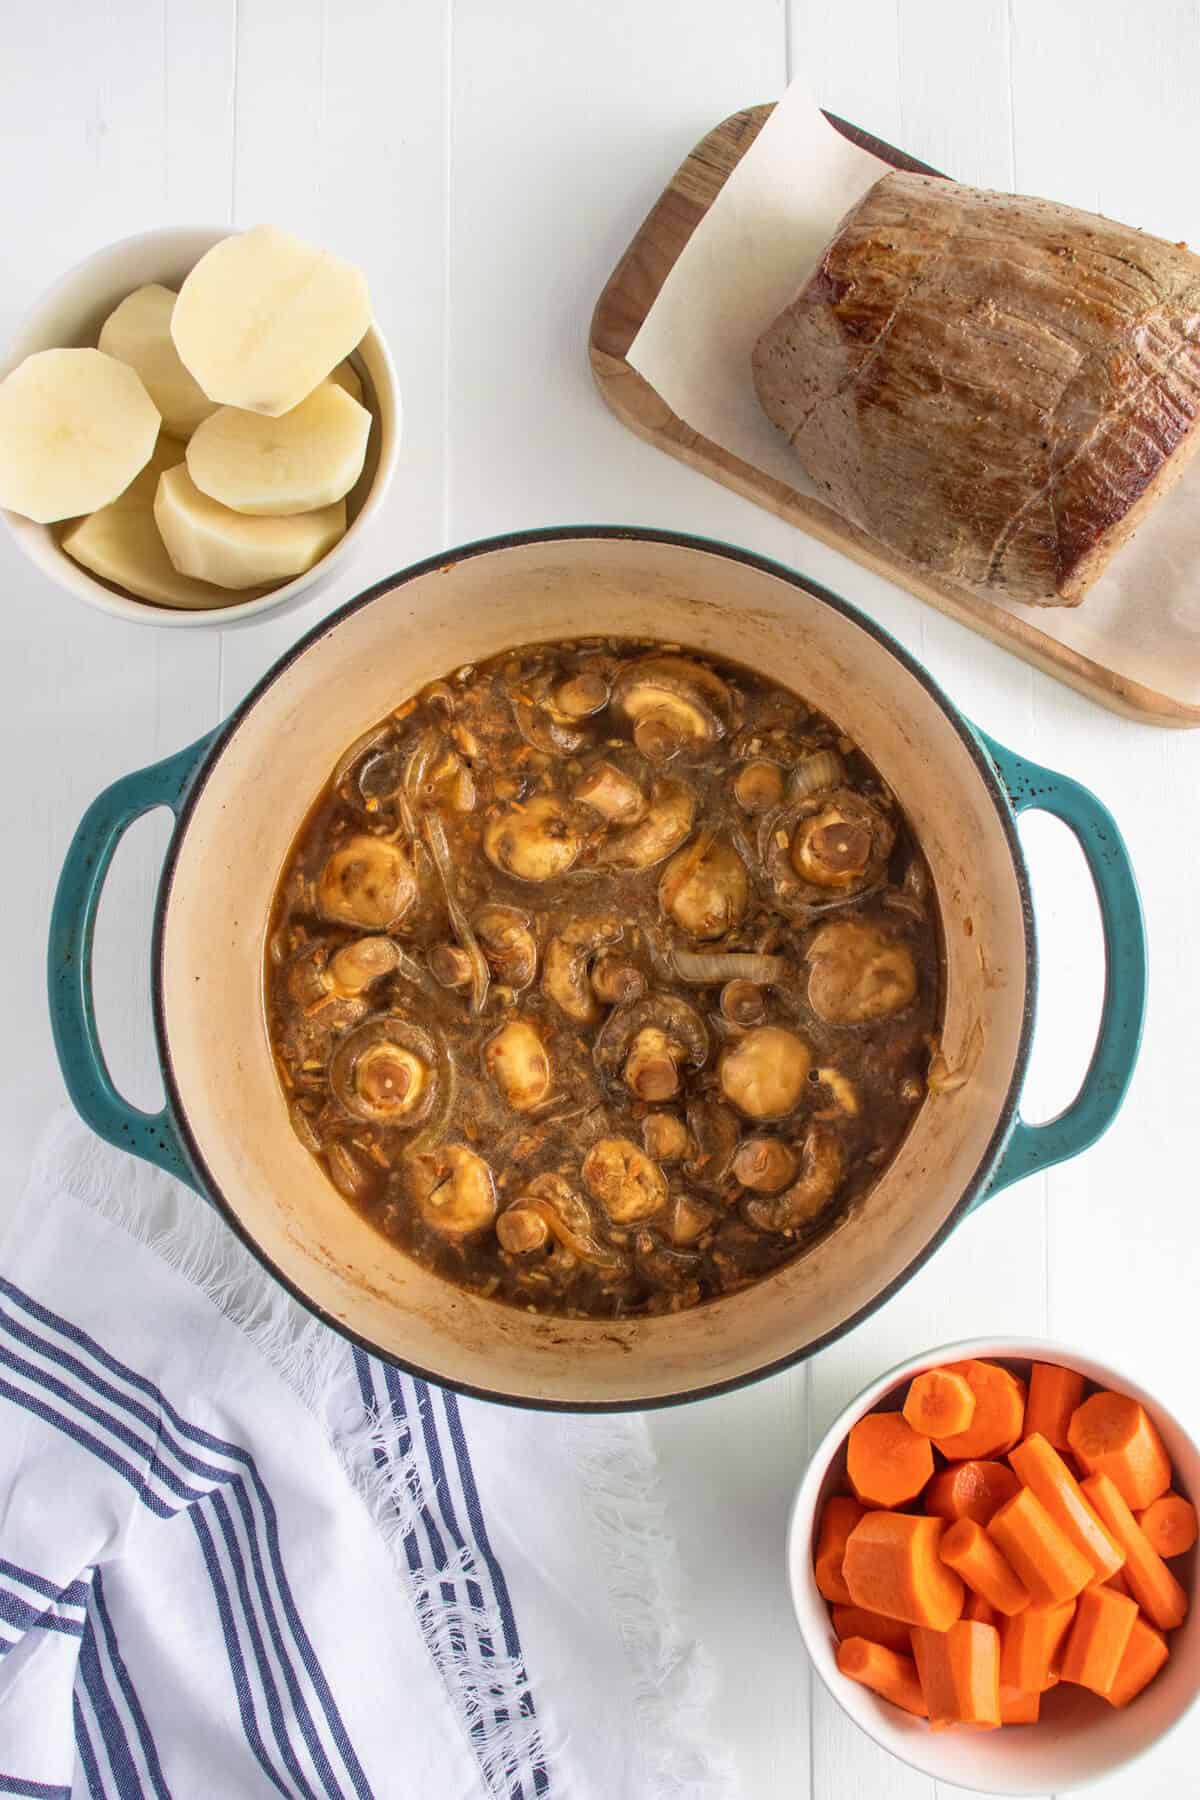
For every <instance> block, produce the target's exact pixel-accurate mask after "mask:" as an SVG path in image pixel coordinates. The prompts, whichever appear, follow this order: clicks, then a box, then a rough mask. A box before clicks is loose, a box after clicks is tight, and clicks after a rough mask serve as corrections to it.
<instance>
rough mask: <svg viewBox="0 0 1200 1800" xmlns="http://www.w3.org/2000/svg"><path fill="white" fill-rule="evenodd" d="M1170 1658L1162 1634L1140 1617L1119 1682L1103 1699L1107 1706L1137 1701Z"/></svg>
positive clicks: (1135, 1626) (1137, 1620)
mask: <svg viewBox="0 0 1200 1800" xmlns="http://www.w3.org/2000/svg"><path fill="white" fill-rule="evenodd" d="M1169 1655H1170V1652H1169V1650H1168V1649H1167V1640H1166V1638H1165V1637H1164V1636H1163V1635H1162V1632H1161V1631H1155V1629H1154V1627H1153V1625H1147V1623H1146V1621H1145V1619H1143V1618H1142V1617H1141V1616H1140V1614H1139V1616H1138V1617H1137V1618H1136V1619H1135V1620H1134V1621H1133V1630H1132V1631H1131V1632H1130V1634H1129V1642H1128V1644H1126V1646H1125V1654H1124V1656H1123V1657H1122V1658H1121V1666H1120V1668H1119V1669H1118V1670H1117V1678H1116V1680H1115V1681H1114V1682H1113V1684H1112V1686H1111V1687H1110V1688H1109V1690H1108V1692H1107V1694H1105V1696H1104V1698H1105V1699H1106V1700H1107V1701H1108V1704H1109V1705H1110V1706H1128V1705H1129V1702H1130V1701H1131V1700H1136V1699H1137V1696H1138V1695H1139V1694H1140V1693H1141V1691H1142V1689H1143V1688H1144V1687H1148V1686H1149V1685H1150V1683H1151V1682H1152V1681H1153V1680H1154V1677H1155V1676H1156V1675H1157V1674H1158V1671H1159V1670H1160V1669H1161V1668H1162V1666H1163V1664H1164V1663H1165V1662H1166V1660H1167V1657H1168V1656H1169Z"/></svg>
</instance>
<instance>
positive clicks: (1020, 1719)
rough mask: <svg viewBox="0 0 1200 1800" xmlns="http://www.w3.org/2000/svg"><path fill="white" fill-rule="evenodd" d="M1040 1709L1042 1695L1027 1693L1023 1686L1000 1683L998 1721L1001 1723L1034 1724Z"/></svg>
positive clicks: (1005, 1682)
mask: <svg viewBox="0 0 1200 1800" xmlns="http://www.w3.org/2000/svg"><path fill="white" fill-rule="evenodd" d="M1041 1710H1042V1696H1041V1695H1040V1694H1027V1693H1026V1692H1025V1690H1024V1688H1015V1687H1010V1686H1009V1684H1008V1682H1007V1681H1002V1682H1001V1683H1000V1723H1001V1724H1002V1725H1036V1724H1037V1722H1038V1715H1039V1714H1040V1712H1041Z"/></svg>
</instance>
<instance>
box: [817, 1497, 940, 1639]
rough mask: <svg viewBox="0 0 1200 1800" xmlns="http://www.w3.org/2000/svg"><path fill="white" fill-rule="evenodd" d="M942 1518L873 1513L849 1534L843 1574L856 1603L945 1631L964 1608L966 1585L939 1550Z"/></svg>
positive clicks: (908, 1622) (864, 1518) (886, 1616)
mask: <svg viewBox="0 0 1200 1800" xmlns="http://www.w3.org/2000/svg"><path fill="white" fill-rule="evenodd" d="M944 1529H945V1527H944V1525H943V1523H942V1521H941V1519H930V1518H926V1517H925V1516H924V1515H922V1514H920V1513H892V1512H869V1513H866V1514H865V1515H864V1517H863V1518H861V1519H860V1520H859V1522H858V1524H857V1525H856V1526H855V1527H854V1530H853V1531H852V1532H851V1533H850V1537H849V1539H848V1541H847V1544H846V1552H845V1556H844V1557H843V1559H842V1574H843V1576H844V1578H845V1582H846V1586H847V1587H848V1588H849V1590H850V1599H851V1601H852V1602H853V1603H854V1605H855V1606H865V1607H867V1608H868V1610H869V1611H871V1612H879V1613H882V1614H883V1615H884V1617H885V1618H888V1619H902V1620H903V1621H904V1623H905V1624H906V1625H929V1626H931V1627H932V1628H933V1630H934V1631H945V1630H946V1629H947V1628H948V1627H949V1626H951V1625H953V1623H954V1621H955V1620H956V1619H957V1618H958V1616H959V1614H960V1613H961V1612H962V1606H963V1584H962V1582H961V1581H960V1580H959V1578H958V1576H957V1575H956V1574H955V1573H954V1571H953V1569H948V1568H947V1567H946V1565H945V1563H943V1561H942V1559H941V1557H940V1556H939V1554H938V1547H939V1544H940V1542H941V1536H942V1532H943V1530H944Z"/></svg>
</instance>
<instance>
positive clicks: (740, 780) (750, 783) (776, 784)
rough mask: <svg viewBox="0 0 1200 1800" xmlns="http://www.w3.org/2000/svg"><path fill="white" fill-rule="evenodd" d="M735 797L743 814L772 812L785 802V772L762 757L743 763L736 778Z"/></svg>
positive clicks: (734, 783)
mask: <svg viewBox="0 0 1200 1800" xmlns="http://www.w3.org/2000/svg"><path fill="white" fill-rule="evenodd" d="M733 797H734V799H735V800H736V801H737V803H738V805H739V806H740V807H741V809H742V811H743V812H748V813H765V812H770V811H771V809H772V807H775V806H779V805H780V804H781V802H782V800H783V770H782V769H781V768H780V766H779V764H778V763H773V762H767V761H766V760H765V759H764V758H762V757H756V758H755V759H754V761H753V762H748V763H743V764H742V767H741V768H740V769H739V770H738V772H737V774H736V776H735V777H734V782H733Z"/></svg>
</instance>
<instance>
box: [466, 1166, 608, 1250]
mask: <svg viewBox="0 0 1200 1800" xmlns="http://www.w3.org/2000/svg"><path fill="white" fill-rule="evenodd" d="M496 1236H497V1238H498V1239H499V1242H500V1248H501V1249H502V1250H507V1251H508V1252H509V1254H510V1255H513V1256H523V1255H527V1254H528V1253H529V1252H530V1251H532V1250H542V1249H544V1248H545V1246H546V1244H547V1242H548V1241H549V1239H550V1238H551V1237H554V1238H555V1239H557V1241H558V1242H559V1243H560V1244H561V1245H562V1247H563V1249H564V1250H568V1251H569V1252H570V1253H571V1255H572V1256H576V1257H578V1258H579V1260H580V1262H585V1263H591V1264H592V1265H593V1266H594V1267H596V1268H601V1269H621V1268H624V1266H625V1258H624V1257H623V1256H622V1255H621V1253H620V1251H619V1250H616V1249H614V1248H613V1247H612V1246H611V1245H609V1244H604V1243H601V1241H600V1239H599V1238H598V1237H597V1236H596V1231H595V1226H594V1224H593V1222H592V1215H591V1213H590V1212H589V1211H588V1209H587V1206H586V1205H585V1203H584V1202H583V1201H582V1200H581V1199H580V1197H579V1195H578V1194H577V1193H576V1192H575V1190H574V1188H573V1187H572V1186H571V1185H570V1183H569V1182H568V1181H564V1179H563V1177H562V1176H561V1175H555V1174H553V1173H547V1174H544V1175H537V1176H535V1177H534V1179H533V1180H532V1181H531V1182H529V1183H528V1184H527V1185H526V1187H525V1190H524V1192H523V1193H521V1194H519V1195H518V1196H517V1198H516V1199H515V1200H514V1201H513V1203H512V1205H511V1206H507V1207H505V1209H504V1211H503V1212H502V1213H501V1214H500V1217H499V1218H498V1219H497V1220H496Z"/></svg>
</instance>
